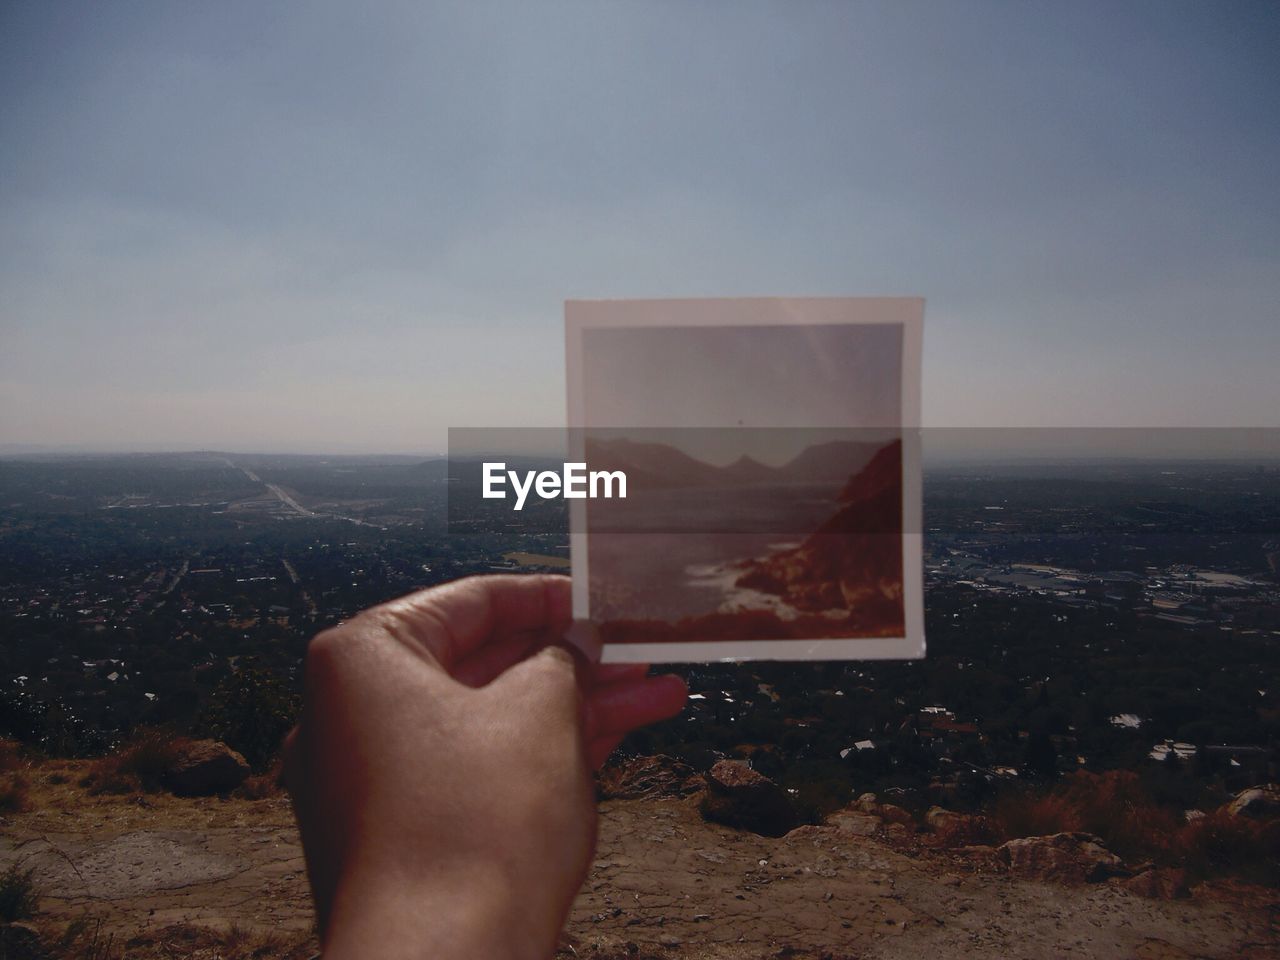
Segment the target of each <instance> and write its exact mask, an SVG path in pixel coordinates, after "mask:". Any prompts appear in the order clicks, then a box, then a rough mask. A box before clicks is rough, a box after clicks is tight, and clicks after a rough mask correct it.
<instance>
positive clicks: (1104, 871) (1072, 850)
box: [996, 833, 1124, 883]
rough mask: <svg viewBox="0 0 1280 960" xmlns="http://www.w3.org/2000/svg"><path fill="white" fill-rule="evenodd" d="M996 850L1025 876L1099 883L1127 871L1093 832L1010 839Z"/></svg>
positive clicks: (1014, 870)
mask: <svg viewBox="0 0 1280 960" xmlns="http://www.w3.org/2000/svg"><path fill="white" fill-rule="evenodd" d="M996 853H997V855H998V856H999V858H1000V860H1001V861H1002V862H1004V863H1005V864H1007V865H1008V867H1009V872H1010V873H1011V874H1013V875H1014V876H1015V877H1018V878H1020V879H1022V880H1041V881H1051V882H1054V883H1097V882H1098V881H1100V880H1105V879H1106V878H1107V877H1112V876H1117V875H1120V874H1123V873H1124V861H1122V860H1121V859H1120V858H1119V857H1117V856H1116V855H1115V854H1114V853H1112V852H1111V851H1110V850H1108V849H1107V848H1106V847H1104V846H1103V845H1102V841H1101V840H1099V839H1098V838H1097V837H1095V836H1093V834H1089V833H1055V834H1053V835H1051V836H1047V837H1024V838H1023V839H1020V840H1010V841H1009V842H1008V843H1006V844H1004V845H1003V846H1001V847H1000V848H999V849H998V850H997V851H996Z"/></svg>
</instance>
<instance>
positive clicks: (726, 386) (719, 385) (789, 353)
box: [582, 324, 903, 466]
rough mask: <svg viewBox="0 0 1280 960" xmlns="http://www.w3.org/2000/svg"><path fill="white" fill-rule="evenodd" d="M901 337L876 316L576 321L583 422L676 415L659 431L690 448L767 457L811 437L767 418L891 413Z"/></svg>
mask: <svg viewBox="0 0 1280 960" xmlns="http://www.w3.org/2000/svg"><path fill="white" fill-rule="evenodd" d="M902 339H903V338H902V327H901V326H896V325H884V324H863V325H856V326H854V325H830V326H822V325H816V326H815V325H799V326H763V327H724V326H712V327H665V328H664V327H656V328H636V327H631V328H626V327H623V328H615V329H608V328H606V329H588V330H585V331H584V332H583V341H582V353H583V366H584V368H585V370H584V376H583V403H584V407H585V410H584V414H585V420H584V423H583V425H584V426H587V427H592V426H595V427H606V428H607V427H625V426H633V427H635V426H638V427H651V428H668V427H672V426H676V427H678V428H680V429H678V430H677V431H676V432H675V434H674V435H673V437H672V438H671V439H670V440H667V441H666V442H668V443H673V444H674V445H675V446H677V447H678V448H680V449H683V450H684V451H685V452H686V453H688V454H690V455H692V456H695V457H699V458H700V459H703V460H706V461H707V462H710V463H720V464H724V463H729V462H732V461H733V460H736V459H737V458H738V457H739V456H741V455H743V454H744V453H745V454H748V455H750V456H753V457H755V458H756V459H757V460H760V461H761V462H763V463H769V464H773V465H775V466H776V465H779V464H782V463H786V462H787V461H789V460H790V459H791V458H792V457H794V456H796V454H798V453H800V452H801V451H802V450H803V449H804V448H805V447H806V446H808V445H809V444H810V443H813V442H816V441H815V438H814V437H812V436H810V435H809V434H810V433H811V431H791V430H780V429H776V428H780V427H791V428H795V427H801V428H812V427H833V426H836V427H849V428H855V427H895V426H897V425H899V424H901V423H902V402H901V401H902V376H901V372H902ZM724 427H729V428H736V427H748V428H751V429H748V430H745V431H739V430H737V429H729V430H724V429H717V428H724ZM690 428H692V429H690ZM702 428H710V429H702ZM760 428H764V429H760ZM770 428H775V429H770ZM788 434H791V436H790V437H789V436H788ZM624 435H626V434H624ZM634 439H637V440H641V441H645V440H652V439H657V438H655V437H652V436H650V435H649V433H648V432H641V434H640V435H637V436H635V437H634ZM832 439H855V438H854V437H848V436H839V435H837V436H836V437H833V438H832Z"/></svg>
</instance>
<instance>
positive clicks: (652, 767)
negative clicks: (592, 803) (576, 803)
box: [598, 754, 706, 800]
mask: <svg viewBox="0 0 1280 960" xmlns="http://www.w3.org/2000/svg"><path fill="white" fill-rule="evenodd" d="M705 784H706V781H705V780H704V779H703V778H702V777H701V776H699V775H698V773H697V772H695V771H694V769H693V767H691V766H689V765H688V764H687V763H682V762H681V761H679V760H676V759H675V758H674V757H668V756H664V755H662V754H658V755H657V756H652V757H631V758H628V759H625V760H622V761H621V762H619V763H615V764H609V765H608V766H607V767H605V768H604V769H603V770H601V771H600V778H599V782H598V786H599V791H600V799H602V800H657V799H662V798H667V797H673V798H680V797H687V796H689V795H690V794H693V793H697V792H698V791H699V790H701V789H702V788H703V786H705Z"/></svg>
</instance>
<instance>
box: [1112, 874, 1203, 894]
mask: <svg viewBox="0 0 1280 960" xmlns="http://www.w3.org/2000/svg"><path fill="white" fill-rule="evenodd" d="M1120 886H1122V887H1124V888H1125V889H1126V890H1128V891H1129V892H1130V893H1135V894H1137V895H1138V896H1140V897H1150V898H1151V899H1153V900H1177V899H1179V898H1181V897H1187V896H1190V895H1191V887H1190V885H1189V884H1188V883H1187V871H1185V870H1179V869H1175V868H1172V867H1152V868H1150V869H1149V870H1144V871H1142V873H1139V874H1138V875H1137V876H1136V877H1129V878H1128V879H1126V880H1122V881H1120Z"/></svg>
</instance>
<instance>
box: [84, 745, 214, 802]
mask: <svg viewBox="0 0 1280 960" xmlns="http://www.w3.org/2000/svg"><path fill="white" fill-rule="evenodd" d="M188 742H189V741H187V740H186V738H184V737H179V736H177V735H175V734H173V733H171V732H170V731H167V730H156V729H144V730H139V731H137V732H135V734H134V736H133V739H132V740H130V741H129V742H128V743H127V744H125V745H124V746H122V747H120V748H119V749H118V750H117V751H116V752H115V753H112V754H110V755H108V756H105V757H103V758H102V759H101V760H98V761H97V762H96V763H94V765H93V766H92V767H91V768H90V770H89V774H88V776H87V777H85V779H84V784H85V786H87V787H88V788H89V790H90V792H92V793H136V792H137V791H139V790H145V791H148V792H155V791H158V790H160V789H161V786H162V784H161V778H162V777H163V776H164V773H165V771H166V770H168V769H169V768H170V767H171V766H172V765H173V763H174V761H175V760H177V758H178V754H179V752H180V751H181V750H182V748H183V747H184V746H185V745H186V744H187V743H188Z"/></svg>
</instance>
